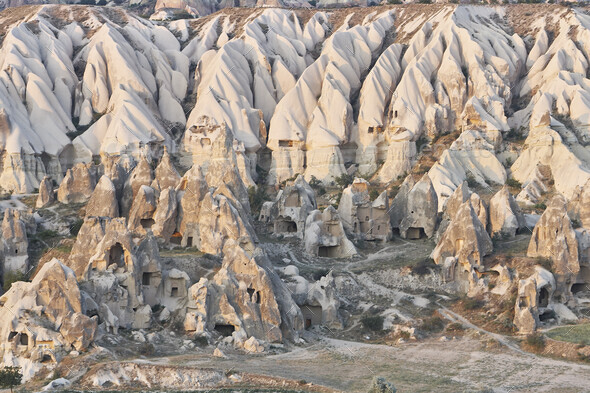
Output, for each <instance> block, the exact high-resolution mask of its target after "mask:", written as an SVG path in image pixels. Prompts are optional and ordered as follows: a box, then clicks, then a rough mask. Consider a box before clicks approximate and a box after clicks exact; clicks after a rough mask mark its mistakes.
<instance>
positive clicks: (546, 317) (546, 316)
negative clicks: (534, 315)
mask: <svg viewBox="0 0 590 393" xmlns="http://www.w3.org/2000/svg"><path fill="white" fill-rule="evenodd" d="M555 317H556V315H555V312H554V311H553V310H547V311H545V312H544V313H542V314H539V321H541V322H547V321H548V320H550V319H555Z"/></svg>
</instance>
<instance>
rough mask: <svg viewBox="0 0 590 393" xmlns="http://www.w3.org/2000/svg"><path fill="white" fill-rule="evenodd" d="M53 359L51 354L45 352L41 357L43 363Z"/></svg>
mask: <svg viewBox="0 0 590 393" xmlns="http://www.w3.org/2000/svg"><path fill="white" fill-rule="evenodd" d="M52 361H53V359H52V358H51V356H49V355H47V354H45V355H43V357H42V358H41V363H49V362H52Z"/></svg>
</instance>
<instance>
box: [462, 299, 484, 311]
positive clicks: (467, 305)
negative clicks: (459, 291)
mask: <svg viewBox="0 0 590 393" xmlns="http://www.w3.org/2000/svg"><path fill="white" fill-rule="evenodd" d="M484 305H485V302H484V301H483V300H481V299H477V298H471V297H466V298H465V299H463V308H464V309H465V310H476V309H478V308H482V307H483V306H484Z"/></svg>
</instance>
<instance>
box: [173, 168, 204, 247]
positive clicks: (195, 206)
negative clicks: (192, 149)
mask: <svg viewBox="0 0 590 393" xmlns="http://www.w3.org/2000/svg"><path fill="white" fill-rule="evenodd" d="M208 191H209V190H208V186H207V182H206V181H205V179H204V177H203V175H202V173H201V169H200V168H199V167H198V166H193V167H192V168H191V169H190V170H188V171H187V172H186V173H185V174H184V176H183V177H182V179H181V180H180V184H179V185H178V188H177V198H178V199H179V200H180V203H179V204H178V232H179V235H180V236H182V245H183V246H185V247H187V246H188V247H191V246H193V242H194V245H197V242H198V239H200V231H199V217H200V214H199V213H200V211H201V201H202V200H203V198H204V197H205V195H206V194H207V192H208Z"/></svg>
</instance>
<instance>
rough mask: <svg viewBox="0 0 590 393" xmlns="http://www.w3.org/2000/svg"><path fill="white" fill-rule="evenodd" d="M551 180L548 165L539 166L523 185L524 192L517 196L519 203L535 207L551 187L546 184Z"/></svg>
mask: <svg viewBox="0 0 590 393" xmlns="http://www.w3.org/2000/svg"><path fill="white" fill-rule="evenodd" d="M550 180H551V170H550V169H549V167H547V166H546V165H542V164H537V166H536V168H535V170H534V172H533V173H532V175H531V176H530V177H529V179H528V180H527V181H526V182H525V183H523V185H522V190H521V191H520V192H519V193H518V195H517V196H516V200H517V201H518V202H522V203H525V204H527V205H533V204H535V203H537V202H538V201H539V198H541V196H542V195H543V194H545V193H546V192H547V191H549V187H548V186H547V184H546V183H548V182H549V181H550Z"/></svg>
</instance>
